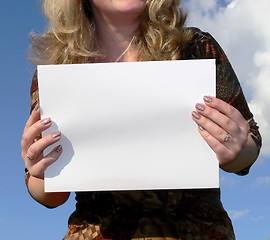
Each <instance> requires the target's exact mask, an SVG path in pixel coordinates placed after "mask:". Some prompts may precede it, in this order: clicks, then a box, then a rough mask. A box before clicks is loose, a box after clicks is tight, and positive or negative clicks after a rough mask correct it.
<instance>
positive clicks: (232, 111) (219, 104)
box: [204, 96, 248, 128]
mask: <svg viewBox="0 0 270 240" xmlns="http://www.w3.org/2000/svg"><path fill="white" fill-rule="evenodd" d="M204 102H205V104H206V105H207V106H209V107H211V108H214V109H216V110H217V111H219V112H221V113H223V114H224V115H225V116H227V117H228V119H230V120H232V121H234V122H235V123H237V125H238V126H239V127H240V128H248V124H247V121H246V120H245V118H244V117H243V116H242V114H241V113H240V112H239V111H238V110H237V109H236V108H235V107H233V106H232V105H230V104H228V103H226V102H224V101H222V100H221V99H218V98H215V97H209V96H205V97H204Z"/></svg>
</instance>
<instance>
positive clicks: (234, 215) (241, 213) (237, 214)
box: [228, 209, 250, 220]
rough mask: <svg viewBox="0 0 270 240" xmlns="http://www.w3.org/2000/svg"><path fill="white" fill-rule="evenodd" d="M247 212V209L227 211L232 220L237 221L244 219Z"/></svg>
mask: <svg viewBox="0 0 270 240" xmlns="http://www.w3.org/2000/svg"><path fill="white" fill-rule="evenodd" d="M249 212H250V210H249V209H243V210H230V211H228V214H229V216H230V218H231V219H232V220H237V219H240V218H243V217H245V216H246V215H247V214H248V213H249Z"/></svg>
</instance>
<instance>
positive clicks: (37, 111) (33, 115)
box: [24, 105, 40, 132]
mask: <svg viewBox="0 0 270 240" xmlns="http://www.w3.org/2000/svg"><path fill="white" fill-rule="evenodd" d="M38 120H40V108H39V105H36V106H35V107H34V109H33V111H32V112H31V114H30V116H29V118H28V120H27V122H26V124H25V128H24V132H25V131H26V130H27V129H28V128H29V127H30V126H32V125H33V124H34V123H35V122H37V121H38Z"/></svg>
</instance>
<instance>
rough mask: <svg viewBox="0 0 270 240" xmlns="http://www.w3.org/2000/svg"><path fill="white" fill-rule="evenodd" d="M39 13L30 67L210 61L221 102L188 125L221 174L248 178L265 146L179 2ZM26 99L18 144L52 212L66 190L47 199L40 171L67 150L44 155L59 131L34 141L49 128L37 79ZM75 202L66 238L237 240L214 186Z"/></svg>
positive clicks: (87, 2) (211, 45)
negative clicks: (41, 20) (43, 28)
mask: <svg viewBox="0 0 270 240" xmlns="http://www.w3.org/2000/svg"><path fill="white" fill-rule="evenodd" d="M43 7H44V13H45V15H46V16H47V18H48V20H49V30H48V32H46V33H45V34H43V35H40V36H36V35H35V36H33V38H32V61H33V63H34V64H63V63H65V64H67V63H70V64H72V63H95V62H117V61H122V62H128V61H151V60H152V61H155V60H171V59H182V60H184V59H201V58H215V59H216V62H217V97H216V98H215V97H211V96H206V97H205V98H204V99H203V100H204V101H203V103H197V104H196V105H195V109H194V111H193V112H192V114H191V118H192V119H193V120H194V121H195V122H196V123H197V124H198V131H199V133H200V135H201V137H202V138H203V139H204V140H205V141H206V142H207V143H208V144H209V146H210V147H211V148H212V149H213V151H214V152H215V153H216V156H217V159H218V161H219V163H220V167H221V168H222V169H223V170H225V171H228V172H234V173H237V174H239V175H245V174H247V173H248V170H249V168H250V166H251V165H252V164H253V163H254V161H255V160H256V158H257V156H258V153H259V149H260V146H261V138H260V134H259V132H258V127H257V125H256V123H255V121H254V120H253V115H252V114H251V112H250V111H249V108H248V106H247V103H246V101H245V98H244V95H243V93H242V90H241V87H240V85H239V82H238V80H237V77H236V76H235V74H234V71H233V69H232V67H231V65H230V63H229V62H228V59H227V57H226V56H225V54H224V52H223V51H222V49H221V48H220V46H219V45H218V43H217V42H216V41H215V40H214V39H213V37H212V36H211V35H209V34H208V33H203V32H201V31H200V30H199V29H196V28H189V29H187V28H185V27H184V23H185V15H184V14H183V13H182V11H181V10H180V9H179V1H178V0H76V1H74V0H43ZM176 77H177V76H176ZM183 87H184V86H183ZM31 97H32V108H31V110H32V113H31V115H30V117H29V119H28V121H27V123H26V127H25V130H24V133H23V137H22V158H23V160H24V162H25V166H26V171H27V174H26V176H27V177H26V184H27V188H28V190H29V193H30V194H31V196H32V197H33V198H34V199H35V200H36V201H38V202H40V203H41V204H43V205H45V206H47V207H57V206H59V205H61V204H63V203H64V202H65V201H66V200H67V199H68V197H69V193H45V192H44V180H43V179H44V170H45V169H46V168H47V167H48V166H49V165H50V164H51V163H53V162H54V161H56V160H57V159H58V158H59V156H60V155H61V153H62V151H65V149H62V147H61V146H60V145H59V146H58V147H56V148H55V149H54V150H52V151H51V152H50V153H49V154H48V155H46V156H44V155H43V150H44V149H45V148H46V147H48V146H50V145H51V144H53V143H56V142H58V141H59V139H60V138H61V132H56V133H54V134H51V135H48V136H45V137H43V138H37V137H36V136H38V135H39V134H40V133H41V132H42V131H44V130H45V129H47V128H49V127H50V126H51V121H52V120H51V119H50V118H47V119H40V110H39V107H38V85H37V77H36V75H35V76H34V78H33V81H32V87H31ZM76 200H77V204H76V211H75V212H74V213H73V214H72V215H71V216H70V219H69V230H68V232H67V234H66V236H65V237H64V239H65V240H67V239H104V238H105V239H120V240H124V239H145V238H147V239H149V238H151V239H183V240H193V239H205V240H207V239H211V240H213V239H220V240H221V239H235V237H234V233H233V228H232V225H231V221H230V219H229V218H228V215H227V213H226V212H225V210H224V209H223V207H222V204H221V202H220V192H219V189H203V190H166V191H165V190H163V191H161V190H160V191H125V192H124V191H123V192H83V193H82V192H80V193H76Z"/></svg>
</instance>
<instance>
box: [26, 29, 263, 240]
mask: <svg viewBox="0 0 270 240" xmlns="http://www.w3.org/2000/svg"><path fill="white" fill-rule="evenodd" d="M191 31H192V32H193V38H192V40H191V41H190V43H189V44H188V46H187V47H186V48H185V51H183V52H182V56H181V59H182V60H185V59H213V58H214V59H216V65H217V97H218V98H220V99H222V100H224V101H226V102H228V103H230V104H231V105H233V106H234V107H236V108H237V109H238V110H239V111H240V112H241V113H242V115H243V116H244V118H245V119H246V120H247V121H248V122H249V124H250V132H251V135H252V137H253V139H254V141H255V142H256V144H257V146H258V153H259V150H260V146H261V137H260V134H259V131H258V127H257V124H256V122H255V121H254V120H253V115H252V113H251V112H250V110H249V108H248V105H247V103H246V100H245V97H244V95H243V93H242V89H241V87H240V84H239V82H238V79H237V77H236V75H235V73H234V71H233V69H232V67H231V65H230V63H229V61H228V59H227V57H226V55H225V54H224V52H223V50H222V49H221V47H220V46H219V45H218V43H217V42H216V41H215V39H214V38H213V37H212V36H211V35H210V34H208V33H204V32H202V31H200V30H199V29H197V28H193V29H191ZM183 87H184V86H183ZM31 96H32V107H34V106H35V105H36V102H37V101H38V85H37V77H36V75H35V76H34V78H33V82H32V87H31ZM249 168H250V167H248V168H246V169H244V170H242V171H241V172H239V173H237V174H239V175H246V174H247V173H248V171H249ZM76 201H77V204H76V210H75V211H74V212H73V213H72V214H71V216H70V218H69V229H68V232H67V233H66V235H65V237H64V238H63V240H75V239H76V240H91V239H95V240H98V239H100V240H101V239H113V240H128V239H181V240H229V239H230V240H232V239H235V236H234V231H233V227H232V224H231V221H230V219H229V217H228V215H227V213H226V211H225V210H224V208H223V206H222V203H221V201H220V189H196V190H194V189H191V190H144V191H116V192H109V191H108V192H77V193H76Z"/></svg>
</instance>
